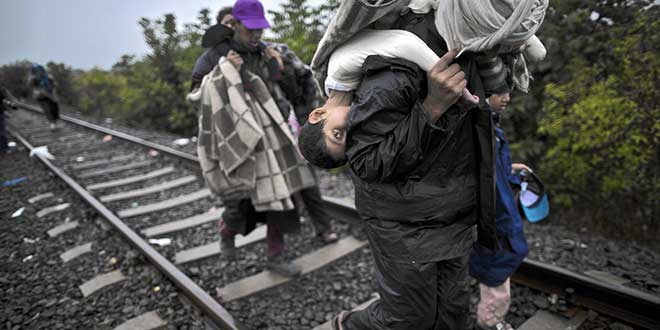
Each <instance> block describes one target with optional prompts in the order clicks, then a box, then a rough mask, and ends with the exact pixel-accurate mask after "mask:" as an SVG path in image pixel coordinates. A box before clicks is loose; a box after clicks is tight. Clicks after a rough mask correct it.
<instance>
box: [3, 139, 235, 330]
mask: <svg viewBox="0 0 660 330" xmlns="http://www.w3.org/2000/svg"><path fill="white" fill-rule="evenodd" d="M9 131H10V132H11V134H13V135H14V136H15V137H16V138H17V139H18V140H19V141H20V142H21V143H22V144H23V145H25V146H26V147H27V148H28V149H30V150H32V149H34V146H32V144H30V142H29V141H27V139H25V138H24V137H23V136H22V135H21V134H20V133H18V132H16V131H15V130H13V129H11V128H10V129H9ZM37 157H38V158H39V160H40V161H41V162H42V163H44V164H45V165H46V166H47V167H48V168H49V169H50V170H51V171H52V172H53V173H55V174H56V175H57V176H58V177H59V178H60V179H62V181H64V182H65V183H66V184H67V185H69V187H70V188H71V189H73V190H74V191H75V192H76V193H77V194H78V195H80V196H81V197H82V198H83V199H84V200H85V201H86V202H87V203H88V204H90V205H91V206H92V207H93V208H94V209H96V211H98V212H99V214H101V215H102V216H103V217H104V218H105V219H106V220H108V222H110V224H111V225H112V226H113V227H114V228H115V229H116V230H117V231H119V233H120V234H121V235H122V236H123V237H124V238H125V239H126V240H128V241H129V242H130V244H132V245H133V246H134V247H135V248H136V249H138V251H140V252H141V253H142V254H143V255H145V256H146V257H147V258H148V259H149V260H150V261H151V262H152V263H153V264H154V265H155V266H156V267H157V268H158V269H159V270H160V271H161V272H162V273H163V274H165V275H166V276H167V277H168V278H169V279H170V280H171V281H172V282H173V283H174V284H175V285H176V286H177V287H178V288H179V289H180V290H181V291H182V292H183V293H184V294H185V295H186V296H187V297H188V298H189V299H190V300H191V301H192V303H193V304H194V305H195V306H196V307H198V308H199V309H200V310H202V311H203V312H204V314H205V315H207V316H208V317H209V318H210V319H211V321H212V322H213V323H214V324H215V325H217V326H219V327H220V329H222V330H239V329H241V327H240V326H239V325H238V324H237V323H236V321H234V319H233V317H232V316H231V315H230V314H229V313H228V312H227V310H225V308H224V307H222V306H221V305H220V304H218V302H217V301H216V300H215V299H213V298H212V297H211V296H210V295H209V294H208V293H206V291H204V290H203V289H202V288H200V287H199V286H198V285H197V284H196V283H195V282H193V281H192V280H191V279H190V278H189V277H188V276H186V275H185V274H184V273H182V272H181V270H179V269H178V268H177V267H176V266H174V265H173V264H172V263H171V262H170V261H169V260H167V259H166V258H165V257H163V256H162V255H161V254H160V253H158V252H157V251H156V250H155V249H154V248H153V247H151V246H150V245H149V244H148V243H147V242H145V241H144V240H143V239H142V238H141V237H140V236H139V235H138V234H137V233H135V232H134V231H133V230H132V229H130V228H129V227H128V226H127V225H126V224H125V223H124V222H123V221H122V220H121V219H119V218H118V217H117V216H116V215H115V214H114V213H112V211H110V210H109V209H108V208H107V207H106V206H105V205H103V204H102V203H101V202H100V201H99V200H97V199H96V198H95V197H94V196H92V194H90V193H89V192H88V191H87V190H86V189H85V188H83V187H82V186H81V185H80V184H78V183H77V182H76V181H75V180H74V179H72V178H71V177H70V176H68V175H67V174H66V173H65V172H64V171H63V170H62V169H60V168H59V167H57V166H55V165H54V164H53V163H52V162H50V161H49V160H48V159H47V158H46V157H44V156H42V155H38V154H37Z"/></svg>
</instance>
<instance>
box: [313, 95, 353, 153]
mask: <svg viewBox="0 0 660 330" xmlns="http://www.w3.org/2000/svg"><path fill="white" fill-rule="evenodd" d="M349 109H350V107H349V106H330V105H328V104H327V103H326V104H325V105H324V106H323V107H321V108H317V109H314V111H312V112H311V113H310V114H309V117H308V119H307V120H308V121H309V123H310V124H314V125H316V124H319V123H321V122H324V123H323V138H324V142H325V145H326V152H327V153H328V154H329V155H330V156H331V157H332V158H334V159H341V158H343V157H344V150H345V148H346V125H347V122H348V110H349Z"/></svg>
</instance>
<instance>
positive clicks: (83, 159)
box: [76, 157, 85, 163]
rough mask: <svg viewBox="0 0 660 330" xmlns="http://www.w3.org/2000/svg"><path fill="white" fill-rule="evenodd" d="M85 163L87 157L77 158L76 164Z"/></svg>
mask: <svg viewBox="0 0 660 330" xmlns="http://www.w3.org/2000/svg"><path fill="white" fill-rule="evenodd" d="M84 161H85V157H77V158H76V162H78V163H82V162H84Z"/></svg>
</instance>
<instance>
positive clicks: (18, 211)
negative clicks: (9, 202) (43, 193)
mask: <svg viewBox="0 0 660 330" xmlns="http://www.w3.org/2000/svg"><path fill="white" fill-rule="evenodd" d="M23 211H25V207H21V208H20V209H18V210H16V211H14V213H12V214H11V217H12V218H18V217H20V216H21V214H23Z"/></svg>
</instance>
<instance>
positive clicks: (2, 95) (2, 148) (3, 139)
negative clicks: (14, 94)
mask: <svg viewBox="0 0 660 330" xmlns="http://www.w3.org/2000/svg"><path fill="white" fill-rule="evenodd" d="M10 104H11V102H10V101H9V98H8V94H7V90H6V89H5V86H2V85H0V155H4V154H5V153H7V149H8V147H7V142H8V140H7V132H6V130H5V110H7V109H9V108H10V107H11V105H10Z"/></svg>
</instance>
